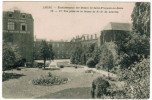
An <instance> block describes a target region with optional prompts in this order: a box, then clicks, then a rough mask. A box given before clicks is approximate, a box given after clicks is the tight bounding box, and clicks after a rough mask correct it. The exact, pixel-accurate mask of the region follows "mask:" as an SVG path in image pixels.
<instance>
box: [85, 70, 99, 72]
mask: <svg viewBox="0 0 152 100" xmlns="http://www.w3.org/2000/svg"><path fill="white" fill-rule="evenodd" d="M85 73H96V72H95V71H93V70H86V71H85Z"/></svg>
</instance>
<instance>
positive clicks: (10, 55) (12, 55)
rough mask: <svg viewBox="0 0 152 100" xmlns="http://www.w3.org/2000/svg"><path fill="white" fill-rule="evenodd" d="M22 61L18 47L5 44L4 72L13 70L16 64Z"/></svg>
mask: <svg viewBox="0 0 152 100" xmlns="http://www.w3.org/2000/svg"><path fill="white" fill-rule="evenodd" d="M19 60H21V55H20V53H19V49H18V47H17V45H12V44H9V43H5V42H4V43H3V70H6V69H11V68H12V67H13V66H14V64H15V63H16V62H17V61H19Z"/></svg>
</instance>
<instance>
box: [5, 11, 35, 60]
mask: <svg viewBox="0 0 152 100" xmlns="http://www.w3.org/2000/svg"><path fill="white" fill-rule="evenodd" d="M33 22H34V19H33V17H32V15H31V14H28V13H23V12H21V11H19V10H14V11H3V42H8V43H11V44H14V45H17V46H18V47H19V51H20V54H21V56H22V58H23V59H26V61H30V62H31V61H33V43H34V37H33V35H34V30H33V28H34V27H33V26H34V23H33Z"/></svg>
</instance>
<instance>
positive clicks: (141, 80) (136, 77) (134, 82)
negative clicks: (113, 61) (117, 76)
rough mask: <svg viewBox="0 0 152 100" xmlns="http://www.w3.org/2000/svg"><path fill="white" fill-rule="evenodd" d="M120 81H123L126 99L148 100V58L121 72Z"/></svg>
mask: <svg viewBox="0 0 152 100" xmlns="http://www.w3.org/2000/svg"><path fill="white" fill-rule="evenodd" d="M121 80H125V82H126V85H125V88H124V90H125V93H126V98H131V99H148V98H149V97H150V58H147V59H143V60H142V61H141V62H140V63H135V64H133V65H132V66H130V68H129V69H123V70H121Z"/></svg>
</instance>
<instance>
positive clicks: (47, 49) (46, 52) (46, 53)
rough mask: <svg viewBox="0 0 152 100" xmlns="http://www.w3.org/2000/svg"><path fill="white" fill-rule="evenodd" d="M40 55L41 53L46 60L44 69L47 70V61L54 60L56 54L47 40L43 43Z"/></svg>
mask: <svg viewBox="0 0 152 100" xmlns="http://www.w3.org/2000/svg"><path fill="white" fill-rule="evenodd" d="M40 53H41V56H42V58H43V60H44V68H45V63H46V60H47V59H51V60H52V59H54V53H53V50H52V46H51V45H48V43H47V42H46V41H45V40H43V41H42V42H41V50H40Z"/></svg>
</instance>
